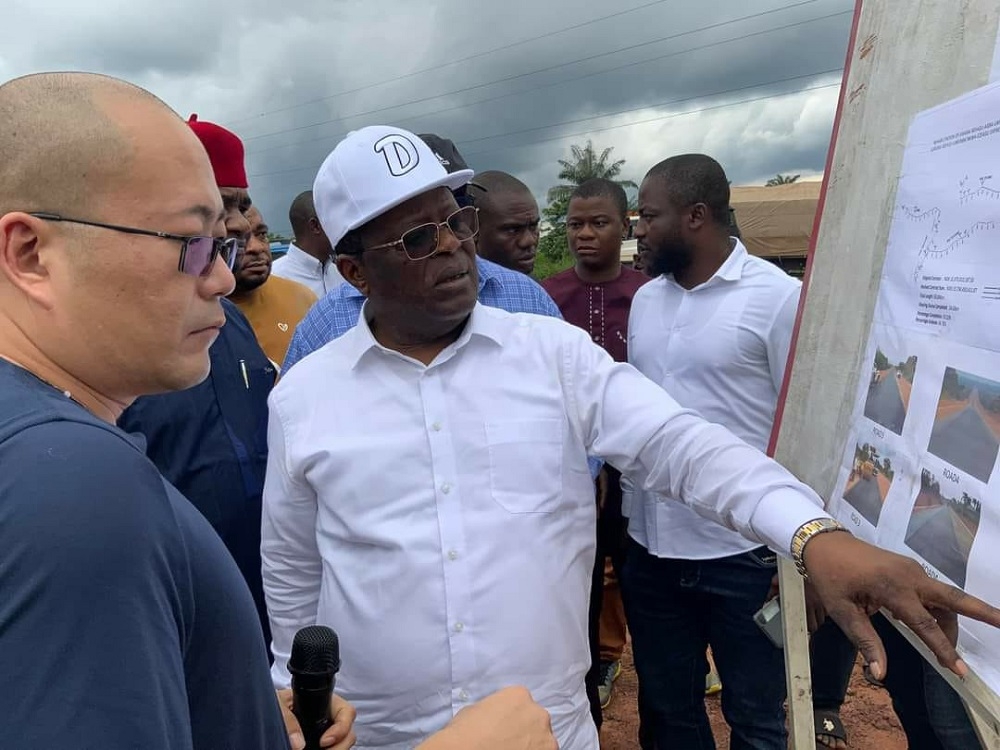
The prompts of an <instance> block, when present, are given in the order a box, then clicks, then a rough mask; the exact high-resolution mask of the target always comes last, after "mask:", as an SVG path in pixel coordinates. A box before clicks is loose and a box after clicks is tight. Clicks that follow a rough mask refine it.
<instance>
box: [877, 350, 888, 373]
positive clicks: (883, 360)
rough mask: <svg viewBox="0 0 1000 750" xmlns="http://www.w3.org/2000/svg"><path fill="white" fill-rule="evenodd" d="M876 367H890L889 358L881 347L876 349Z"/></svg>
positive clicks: (882, 368)
mask: <svg viewBox="0 0 1000 750" xmlns="http://www.w3.org/2000/svg"><path fill="white" fill-rule="evenodd" d="M875 369H876V370H888V369H889V358H888V357H887V356H885V354H884V353H883V352H882V350H881V349H876V350H875Z"/></svg>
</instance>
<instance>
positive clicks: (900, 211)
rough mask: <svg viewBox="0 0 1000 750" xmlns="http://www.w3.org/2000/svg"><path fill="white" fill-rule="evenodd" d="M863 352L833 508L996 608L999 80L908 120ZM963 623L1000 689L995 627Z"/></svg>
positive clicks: (974, 655) (972, 660) (981, 665)
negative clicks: (882, 261)
mask: <svg viewBox="0 0 1000 750" xmlns="http://www.w3.org/2000/svg"><path fill="white" fill-rule="evenodd" d="M994 166H996V167H997V174H996V176H994V174H993V169H992V168H993V167H994ZM864 361H865V371H864V372H862V373H861V376H860V377H859V384H858V393H857V398H856V400H855V410H854V416H853V420H852V427H851V430H850V434H849V438H848V440H847V443H846V444H845V446H844V453H843V458H842V464H841V468H840V472H839V474H838V483H837V485H836V487H835V490H834V495H833V497H832V498H831V502H830V508H831V512H833V513H834V515H836V516H837V517H838V518H840V520H842V521H843V522H844V523H845V524H847V525H848V526H849V527H850V528H851V529H852V531H854V533H855V534H857V535H858V536H859V537H861V538H863V539H866V540H868V541H871V542H874V543H876V544H878V545H880V546H882V547H885V548H887V549H892V550H894V551H897V552H899V553H901V554H905V555H909V556H910V557H913V558H914V559H916V560H917V561H918V562H920V563H921V564H922V565H923V566H924V569H925V570H926V571H927V573H928V575H931V576H933V577H935V578H939V579H941V580H945V581H948V582H950V583H952V584H954V585H955V586H958V587H961V588H963V589H965V590H966V591H968V592H969V593H971V594H974V595H976V596H978V597H980V598H982V599H984V600H986V601H988V602H990V603H992V604H994V605H997V606H1000V564H998V562H997V553H996V550H997V549H1000V472H998V470H997V464H998V459H1000V83H998V84H991V85H990V86H987V87H984V88H982V89H978V90H976V91H973V92H971V93H970V94H967V95H966V96H963V97H961V98H959V99H956V100H954V101H952V102H949V103H947V104H944V105H942V106H940V107H937V108H935V109H932V110H928V111H926V112H923V113H921V114H919V115H918V116H917V117H916V118H915V119H914V122H913V124H912V126H911V128H910V132H909V136H908V141H907V147H906V151H905V154H904V158H903V168H902V172H901V174H900V178H899V183H898V187H897V193H896V205H895V209H894V214H893V220H892V226H891V229H890V233H889V241H888V245H887V248H886V256H885V264H884V266H883V271H882V278H881V281H880V286H879V293H878V301H877V303H876V307H875V316H874V319H873V322H872V327H871V332H870V335H869V341H868V347H867V350H866V356H865V360H864ZM961 626H962V628H961V634H960V640H959V646H960V649H961V650H962V653H963V656H964V658H966V660H967V661H968V662H969V664H970V666H972V667H973V669H975V670H976V671H977V672H978V673H979V674H980V675H981V676H982V677H983V679H984V680H985V681H986V682H987V684H988V685H989V686H990V687H991V689H993V690H994V691H995V692H1000V633H998V632H997V631H995V630H992V629H990V628H986V627H983V626H980V625H979V624H977V623H972V622H968V621H966V620H962V622H961Z"/></svg>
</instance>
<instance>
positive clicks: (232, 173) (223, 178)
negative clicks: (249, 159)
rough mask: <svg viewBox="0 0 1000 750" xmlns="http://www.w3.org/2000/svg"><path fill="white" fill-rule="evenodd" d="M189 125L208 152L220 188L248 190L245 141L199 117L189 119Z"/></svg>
mask: <svg viewBox="0 0 1000 750" xmlns="http://www.w3.org/2000/svg"><path fill="white" fill-rule="evenodd" d="M188 125H189V126H190V127H191V130H193V131H194V134H195V135H196V136H198V140H200V141H201V143H202V145H203V146H204V147H205V151H207V152H208V160H209V161H210V162H212V169H213V170H214V171H215V184H216V185H218V186H219V187H228V188H247V187H250V185H249V183H248V182H247V172H246V167H245V166H244V164H243V141H241V140H240V139H239V136H237V135H236V133H233V132H232V131H229V130H226V129H225V128H224V127H222V126H221V125H216V124H215V123H213V122H203V121H202V120H199V119H198V115H191V117H190V118H188Z"/></svg>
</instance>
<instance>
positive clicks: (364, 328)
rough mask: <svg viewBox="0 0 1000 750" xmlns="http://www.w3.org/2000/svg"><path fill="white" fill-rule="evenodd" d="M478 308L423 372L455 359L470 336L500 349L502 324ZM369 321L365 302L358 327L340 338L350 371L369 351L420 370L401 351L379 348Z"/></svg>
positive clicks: (478, 306) (502, 332)
mask: <svg viewBox="0 0 1000 750" xmlns="http://www.w3.org/2000/svg"><path fill="white" fill-rule="evenodd" d="M482 307H483V305H482V303H480V302H477V303H476V306H475V307H474V308H473V309H472V314H471V315H470V316H469V319H468V321H467V322H466V324H465V328H463V329H462V334H461V335H460V336H459V337H458V339H457V340H456V341H455V342H454V343H452V344H449V345H448V346H447V347H445V348H444V350H442V352H441V353H440V354H438V356H437V357H435V358H434V361H433V362H431V363H430V364H429V365H427V366H426V367H427V369H430V368H432V367H436V366H438V365H441V364H444V363H445V362H447V361H448V360H449V359H451V358H452V357H453V356H455V353H456V352H458V351H460V350H461V349H462V348H463V347H465V345H466V344H468V343H469V340H470V339H472V338H473V337H474V336H475V337H481V338H485V339H488V340H489V341H492V342H494V343H495V344H497V345H498V346H503V344H504V330H505V329H504V326H503V324H502V323H501V322H500V321H498V320H497V319H496V318H494V317H491V316H489V315H483V313H482ZM370 320H371V311H370V309H369V307H368V302H367V300H366V301H365V303H364V305H362V307H361V317H360V318H359V319H358V324H357V325H356V326H355V327H354V328H352V329H351V330H350V331H348V332H347V333H346V334H344V338H345V339H347V340H348V342H349V343H348V353H347V354H346V355H345V356H346V359H347V361H348V362H349V363H350V366H351V369H352V370H354V369H357V368H358V366H359V365H360V364H361V360H362V359H364V357H365V355H366V354H368V353H369V352H373V351H381V352H383V353H384V354H386V355H388V356H391V357H398V358H399V359H403V360H406V361H407V362H412V363H413V364H414V365H416V366H419V367H424V365H423V363H421V362H419V361H417V360H415V359H413V358H412V357H407V356H406V355H405V354H403V353H401V352H398V351H396V350H394V349H389V348H387V347H384V346H382V344H380V343H379V342H378V341H377V340H376V339H375V336H374V334H373V333H372V330H371V326H370V325H369V323H370Z"/></svg>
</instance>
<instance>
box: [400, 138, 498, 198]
mask: <svg viewBox="0 0 1000 750" xmlns="http://www.w3.org/2000/svg"><path fill="white" fill-rule="evenodd" d="M417 137H418V138H419V139H420V140H422V141H423V142H424V143H426V144H427V145H428V146H430V147H431V151H433V152H434V156H436V157H437V158H438V161H439V162H441V166H442V167H444V168H445V169H446V170H448V173H449V174H451V173H452V172H457V171H459V170H460V169H468V168H469V165H468V164H466V162H465V159H463V158H462V155H461V154H460V153H459V152H458V148H457V147H456V146H455V142H454V141H452V140H451V139H450V138H442V137H441V136H439V135H435V134H434V133H418V134H417ZM469 184H470V185H474V186H475V187H477V188H479V189H480V190H483V191H485V190H486V188H484V187H483V186H482V185H477V184H476V183H475V182H472V181H470V182H469Z"/></svg>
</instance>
